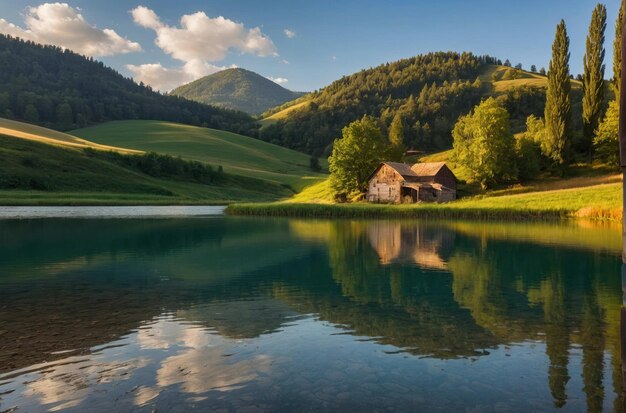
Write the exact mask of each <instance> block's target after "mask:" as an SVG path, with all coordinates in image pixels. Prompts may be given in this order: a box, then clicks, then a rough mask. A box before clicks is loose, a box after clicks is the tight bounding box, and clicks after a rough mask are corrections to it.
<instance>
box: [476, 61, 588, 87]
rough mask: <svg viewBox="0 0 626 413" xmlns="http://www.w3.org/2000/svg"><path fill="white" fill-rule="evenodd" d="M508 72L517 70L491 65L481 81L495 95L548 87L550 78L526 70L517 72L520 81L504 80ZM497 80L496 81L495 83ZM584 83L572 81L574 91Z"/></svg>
mask: <svg viewBox="0 0 626 413" xmlns="http://www.w3.org/2000/svg"><path fill="white" fill-rule="evenodd" d="M508 70H516V69H512V68H510V67H506V66H494V65H489V66H487V67H486V69H485V70H484V71H483V72H482V73H481V75H480V80H481V82H483V84H486V85H490V86H491V91H492V92H495V93H503V92H506V91H508V90H510V89H513V88H516V87H520V86H533V87H542V88H546V87H548V78H547V77H546V76H545V75H541V74H539V73H532V72H528V71H525V70H517V73H518V76H519V78H518V79H508V80H507V79H502V78H503V76H504V74H505V72H507V71H508ZM494 79H495V81H494ZM582 87H583V85H582V82H580V81H578V80H572V89H573V90H580V89H582Z"/></svg>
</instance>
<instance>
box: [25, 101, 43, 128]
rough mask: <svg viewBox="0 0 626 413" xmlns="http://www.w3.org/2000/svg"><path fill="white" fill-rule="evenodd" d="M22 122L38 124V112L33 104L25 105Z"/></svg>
mask: <svg viewBox="0 0 626 413" xmlns="http://www.w3.org/2000/svg"><path fill="white" fill-rule="evenodd" d="M24 120H25V121H26V122H28V123H37V122H39V111H38V110H37V108H36V107H35V105H33V104H30V103H29V104H28V105H26V108H25V109H24Z"/></svg>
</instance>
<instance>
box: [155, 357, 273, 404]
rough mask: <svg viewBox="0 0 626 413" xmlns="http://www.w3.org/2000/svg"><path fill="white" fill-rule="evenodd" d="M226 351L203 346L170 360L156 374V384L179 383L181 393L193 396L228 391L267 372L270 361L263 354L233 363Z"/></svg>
mask: <svg viewBox="0 0 626 413" xmlns="http://www.w3.org/2000/svg"><path fill="white" fill-rule="evenodd" d="M226 351H227V348H225V347H222V346H220V347H214V348H209V347H204V348H201V349H190V350H189V351H185V352H183V353H182V354H179V355H177V356H173V357H170V358H168V359H166V360H165V361H164V362H163V363H162V364H161V368H160V369H159V371H158V372H157V381H158V384H159V385H160V386H162V387H165V386H171V385H172V384H181V388H182V390H183V391H184V392H185V393H194V394H198V393H205V392H208V391H211V390H218V391H230V390H236V389H238V388H241V387H243V385H244V384H245V383H247V382H249V381H252V380H254V379H256V378H257V377H258V376H259V374H261V373H267V372H269V368H270V363H271V358H270V357H269V356H267V355H259V356H256V357H253V358H250V359H245V360H239V361H235V360H230V357H227V355H226ZM231 357H237V356H236V355H235V356H231Z"/></svg>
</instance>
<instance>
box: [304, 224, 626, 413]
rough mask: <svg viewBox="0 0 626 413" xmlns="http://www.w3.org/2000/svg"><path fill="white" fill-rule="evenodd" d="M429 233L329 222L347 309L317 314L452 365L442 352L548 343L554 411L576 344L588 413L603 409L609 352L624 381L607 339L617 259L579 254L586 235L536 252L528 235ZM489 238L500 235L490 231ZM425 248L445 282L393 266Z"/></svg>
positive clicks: (615, 348) (424, 271)
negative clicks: (435, 255) (439, 261)
mask: <svg viewBox="0 0 626 413" xmlns="http://www.w3.org/2000/svg"><path fill="white" fill-rule="evenodd" d="M425 228H429V226H425ZM431 228H434V230H432V231H430V229H429V230H426V231H425V230H422V229H421V228H420V227H419V226H418V225H414V226H413V227H412V228H411V225H410V224H407V223H404V224H396V223H369V224H368V223H363V222H362V223H358V222H337V223H335V228H334V229H333V230H332V231H330V236H329V241H328V247H329V256H330V264H331V267H332V271H333V274H332V276H333V279H334V280H335V281H336V282H337V283H338V285H340V286H341V290H342V295H343V296H345V297H349V302H346V303H343V304H342V305H336V306H335V308H334V309H333V311H332V312H324V311H323V310H322V311H319V312H320V314H321V316H322V317H323V318H325V319H328V320H330V321H333V322H336V323H339V324H344V325H346V326H348V327H350V328H352V329H354V331H355V334H357V335H368V336H372V337H377V340H378V341H380V342H383V343H389V344H394V345H396V346H399V347H404V348H407V349H409V351H411V352H415V353H417V354H430V355H432V356H435V357H449V356H450V353H447V352H446V351H443V350H444V349H448V350H450V349H452V350H453V351H454V352H456V354H455V355H456V356H462V355H468V354H471V353H472V352H475V351H477V350H480V349H482V348H484V347H488V346H492V345H497V344H508V343H515V342H520V341H525V340H528V339H538V338H541V337H543V336H544V335H545V342H546V353H547V356H548V359H549V366H548V384H549V388H550V391H551V393H552V395H553V397H554V400H555V405H556V406H563V405H564V404H565V403H566V400H567V394H566V387H567V384H568V382H569V380H570V373H569V368H568V364H569V361H570V355H569V352H570V349H571V348H572V342H575V343H577V344H579V345H580V346H581V347H582V353H583V357H582V376H583V383H584V388H583V390H584V392H585V395H586V397H587V405H588V409H589V411H590V412H596V411H601V410H602V402H603V398H604V385H603V379H604V373H603V372H604V355H605V351H606V350H607V349H608V350H609V351H610V352H611V353H612V365H613V366H614V372H613V374H614V379H613V381H614V383H620V382H621V377H618V376H620V374H621V373H620V368H619V365H620V363H619V359H620V357H619V334H618V332H616V331H612V330H614V325H617V324H616V321H615V320H616V319H615V317H617V314H618V311H619V308H620V307H619V298H620V295H619V280H618V279H617V277H615V274H618V273H619V263H618V262H617V260H616V259H615V258H614V257H613V256H607V255H605V254H604V253H603V252H599V253H595V252H593V249H594V248H595V247H591V248H590V249H588V250H585V246H584V243H583V239H584V237H583V235H584V234H579V237H578V238H577V244H576V245H575V246H574V245H573V246H572V247H567V246H566V247H559V248H550V247H546V246H545V245H541V244H533V242H532V240H531V239H529V238H528V237H527V236H526V235H527V234H528V231H526V230H525V231H524V237H523V238H522V239H521V240H520V241H518V242H512V241H511V240H507V239H506V238H505V237H501V236H497V237H495V239H492V238H490V237H489V236H488V235H489V233H485V232H484V231H483V232H480V236H478V237H472V236H471V235H470V234H469V233H470V231H469V229H468V228H465V233H466V234H467V235H463V236H459V235H458V234H457V236H456V237H445V236H442V233H443V232H445V230H444V231H441V232H440V233H437V231H436V229H437V227H436V226H433V227H431ZM490 233H496V234H498V232H497V231H496V229H495V228H493V227H490ZM429 237H430V238H429ZM594 239H595V238H594ZM366 240H367V242H369V244H370V246H371V247H370V249H369V250H368V248H367V245H366ZM594 245H595V244H594ZM423 246H429V248H430V250H431V251H443V252H439V256H440V257H442V258H443V259H444V260H445V261H447V263H446V267H447V269H448V270H449V272H450V275H451V277H452V278H451V279H450V278H448V277H447V276H446V275H445V274H442V273H441V272H435V271H432V270H433V269H434V267H433V266H430V267H429V266H425V265H419V263H418V268H415V267H412V266H406V265H398V264H401V263H405V264H406V263H415V261H412V260H411V259H410V258H409V259H407V257H411V255H410V253H408V251H414V250H416V249H417V248H422V247H423ZM433 246H435V247H434V248H433ZM600 251H602V249H601V250H600ZM445 261H444V262H445ZM381 264H382V265H381ZM616 280H617V282H616ZM450 292H452V293H453V295H452V296H450ZM316 300H317V302H319V299H318V298H317V299H316ZM344 307H345V308H344ZM467 311H469V312H470V314H471V317H468V314H467ZM611 314H612V315H611ZM389 319H396V320H398V321H399V322H398V323H397V324H394V323H393V322H392V321H390V320H389ZM609 323H610V324H611V328H607V324H609ZM414 327H415V329H414ZM424 336H428V338H425V337H424ZM614 385H616V384H614ZM615 390H616V393H618V394H619V393H621V390H620V389H619V385H618V384H617V387H616V388H615ZM616 406H617V405H616Z"/></svg>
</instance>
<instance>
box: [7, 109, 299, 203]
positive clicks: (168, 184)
mask: <svg viewBox="0 0 626 413" xmlns="http://www.w3.org/2000/svg"><path fill="white" fill-rule="evenodd" d="M246 139H250V140H252V138H246ZM301 156H302V155H301ZM0 165H2V168H0V204H2V205H15V204H25V205H32V204H116V205H118V204H181V203H182V204H193V203H203V204H206V203H225V202H230V201H242V200H255V199H265V200H268V201H269V200H276V199H280V198H284V197H286V196H289V195H290V194H293V191H292V190H290V189H288V188H286V187H285V186H284V185H281V184H279V183H275V182H269V181H267V180H264V179H257V178H254V177H244V176H240V175H231V174H228V173H223V172H220V171H218V169H217V165H213V167H212V168H210V167H209V165H207V164H204V163H199V162H195V161H188V160H183V159H179V158H174V157H172V156H166V155H157V154H145V153H143V152H141V151H137V150H129V149H126V148H121V147H113V146H106V145H100V144H96V143H93V142H90V141H87V140H84V139H80V138H76V137H74V136H72V135H68V134H64V133H60V132H57V131H53V130H50V129H46V128H42V127H38V126H33V125H28V124H23V123H20V122H15V121H7V120H6V119H0Z"/></svg>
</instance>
